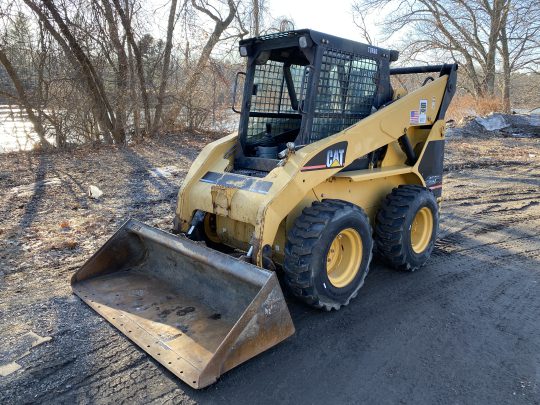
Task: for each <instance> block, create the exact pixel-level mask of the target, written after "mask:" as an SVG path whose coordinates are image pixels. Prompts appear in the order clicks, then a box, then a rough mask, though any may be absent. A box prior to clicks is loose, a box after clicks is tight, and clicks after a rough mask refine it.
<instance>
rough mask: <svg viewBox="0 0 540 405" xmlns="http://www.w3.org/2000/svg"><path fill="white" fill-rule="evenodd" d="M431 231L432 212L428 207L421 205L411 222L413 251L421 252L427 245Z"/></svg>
mask: <svg viewBox="0 0 540 405" xmlns="http://www.w3.org/2000/svg"><path fill="white" fill-rule="evenodd" d="M432 233H433V214H432V213H431V210H430V209H429V208H428V207H422V208H421V209H420V210H419V211H418V212H417V213H416V215H415V217H414V219H413V221H412V224H411V244H412V249H413V250H414V252H415V253H422V252H423V251H424V250H426V248H427V247H428V245H429V242H430V241H431V236H432Z"/></svg>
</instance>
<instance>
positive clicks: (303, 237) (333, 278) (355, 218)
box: [283, 200, 373, 311]
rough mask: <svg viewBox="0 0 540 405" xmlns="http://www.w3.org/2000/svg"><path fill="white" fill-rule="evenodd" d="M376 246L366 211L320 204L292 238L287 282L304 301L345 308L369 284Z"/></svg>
mask: <svg viewBox="0 0 540 405" xmlns="http://www.w3.org/2000/svg"><path fill="white" fill-rule="evenodd" d="M372 248H373V239H372V237H371V226H370V224H369V219H368V218H367V216H366V214H365V213H364V211H363V210H362V209H361V208H360V207H358V206H356V205H353V204H350V203H347V202H344V201H340V200H324V201H322V202H315V203H313V205H312V206H311V207H307V208H304V210H303V211H302V214H301V215H300V216H299V217H298V218H297V219H296V221H295V223H294V226H293V228H292V229H291V230H290V232H289V234H288V236H287V244H286V246H285V262H284V265H283V270H284V273H285V282H286V284H287V285H288V286H289V287H290V290H291V291H292V292H293V294H294V295H296V296H297V297H298V298H300V299H301V300H303V301H304V302H306V303H308V304H310V305H312V306H314V307H317V308H324V309H326V310H327V311H329V310H331V309H339V308H340V307H341V306H343V305H347V304H348V303H349V301H350V300H351V299H352V298H354V297H355V296H356V295H357V293H358V290H359V289H360V287H361V286H362V285H363V284H364V279H365V277H366V275H367V273H368V269H369V263H370V261H371V251H372Z"/></svg>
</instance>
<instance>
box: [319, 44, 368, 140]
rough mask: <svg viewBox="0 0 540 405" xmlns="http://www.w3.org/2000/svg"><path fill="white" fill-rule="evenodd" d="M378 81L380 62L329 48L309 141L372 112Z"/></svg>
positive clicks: (328, 133) (337, 130) (324, 135)
mask: <svg viewBox="0 0 540 405" xmlns="http://www.w3.org/2000/svg"><path fill="white" fill-rule="evenodd" d="M378 82H379V72H378V66H377V61H375V60H373V59H369V58H365V57H361V56H358V55H355V54H352V53H347V52H343V51H338V50H333V49H327V50H326V51H325V53H324V55H323V58H322V64H321V74H320V78H319V85H318V88H317V100H316V103H315V111H314V115H313V125H312V130H311V133H310V134H309V143H311V142H315V141H318V140H320V139H323V138H325V137H327V136H329V135H332V134H334V133H336V132H339V131H342V130H343V129H345V128H347V127H349V126H351V125H353V124H354V123H356V122H357V121H359V120H360V119H362V118H365V117H367V116H368V115H369V114H371V109H372V106H373V101H374V98H375V94H376V92H377V87H378V84H379V83H378Z"/></svg>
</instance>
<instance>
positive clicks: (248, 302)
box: [71, 220, 294, 388]
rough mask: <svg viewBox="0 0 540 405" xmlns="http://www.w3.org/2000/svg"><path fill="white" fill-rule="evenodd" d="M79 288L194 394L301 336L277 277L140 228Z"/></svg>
mask: <svg viewBox="0 0 540 405" xmlns="http://www.w3.org/2000/svg"><path fill="white" fill-rule="evenodd" d="M71 284H72V289H73V292H74V293H75V294H77V295H78V296H79V297H80V298H81V299H82V300H83V301H84V302H86V303H87V304H88V305H89V306H91V307H92V308H93V309H94V310H95V311H96V312H98V313H99V314H100V315H101V316H103V317H104V318H105V319H107V320H108V321H109V322H110V323H111V324H113V325H114V326H115V327H116V328H117V329H118V330H120V331H121V332H122V333H123V334H124V335H126V336H127V337H128V338H129V339H131V340H132V341H133V342H135V343H136V344H137V345H138V346H140V347H141V348H142V349H143V350H144V351H146V352H147V353H148V354H150V356H152V357H153V358H154V359H156V360H157V361H158V362H160V363H161V364H162V365H163V366H165V367H166V368H167V369H168V370H170V371H171V372H172V373H173V374H175V375H176V376H178V377H179V378H180V379H182V380H183V381H185V382H186V383H187V384H189V385H190V386H192V387H194V388H203V387H206V386H208V385H210V384H212V383H214V382H215V381H216V379H217V378H218V377H219V376H220V375H221V374H223V373H224V372H226V371H228V370H230V369H232V368H233V367H235V366H237V365H239V364H240V363H243V362H244V361H246V360H248V359H250V358H251V357H253V356H256V355H257V354H259V353H261V352H263V351H265V350H267V349H268V348H270V347H272V346H274V345H276V344H277V343H279V342H281V341H282V340H284V339H286V338H287V337H289V336H291V335H292V334H293V333H294V326H293V323H292V320H291V317H290V314H289V310H288V308H287V305H286V303H285V300H284V298H283V293H282V291H281V289H280V287H279V283H278V281H277V278H276V275H275V273H273V272H269V271H266V270H264V269H261V268H259V267H256V266H253V265H251V264H248V263H245V262H242V261H240V260H237V259H235V258H232V257H230V256H227V255H225V254H223V253H220V252H217V251H214V250H211V249H208V248H207V247H205V246H202V245H200V244H197V243H195V242H193V241H191V240H188V239H186V238H183V237H178V236H175V235H172V234H169V233H166V232H163V231H160V230H158V229H155V228H152V227H150V226H148V225H145V224H143V223H141V222H138V221H135V220H128V221H127V222H126V223H125V224H124V225H123V226H122V227H121V228H120V229H119V230H118V231H117V232H116V233H115V234H114V235H113V236H112V237H111V239H109V240H108V241H107V243H105V245H104V246H103V247H101V249H99V250H98V251H97V252H96V253H95V254H94V255H93V256H92V257H91V258H90V259H89V260H88V261H87V262H86V263H85V264H84V265H83V266H82V268H81V269H79V270H78V271H77V272H76V273H75V274H74V276H73V278H72V280H71Z"/></svg>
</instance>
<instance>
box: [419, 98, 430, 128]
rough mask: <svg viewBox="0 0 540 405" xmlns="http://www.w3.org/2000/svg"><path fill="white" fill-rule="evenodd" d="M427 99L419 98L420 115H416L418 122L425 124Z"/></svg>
mask: <svg viewBox="0 0 540 405" xmlns="http://www.w3.org/2000/svg"><path fill="white" fill-rule="evenodd" d="M427 106H428V101H427V100H420V115H419V117H418V123H419V124H425V123H426V122H427Z"/></svg>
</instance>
